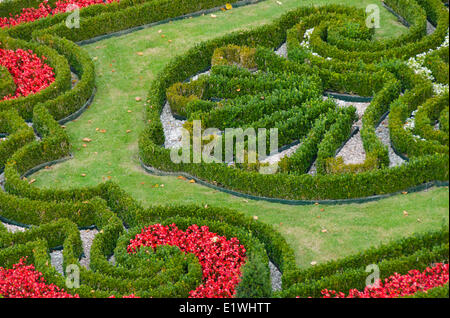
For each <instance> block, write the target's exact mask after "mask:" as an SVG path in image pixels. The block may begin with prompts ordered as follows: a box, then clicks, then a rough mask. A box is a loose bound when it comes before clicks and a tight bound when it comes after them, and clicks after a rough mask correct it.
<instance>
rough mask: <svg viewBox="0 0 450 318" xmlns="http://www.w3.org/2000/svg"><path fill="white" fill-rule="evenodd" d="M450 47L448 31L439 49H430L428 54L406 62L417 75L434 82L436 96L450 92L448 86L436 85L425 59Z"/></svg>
mask: <svg viewBox="0 0 450 318" xmlns="http://www.w3.org/2000/svg"><path fill="white" fill-rule="evenodd" d="M448 45H449V31H448V30H447V35H446V37H445V40H444V42H443V43H442V44H441V45H440V46H439V47H437V48H435V49H429V50H428V51H427V52H423V53H420V54H417V55H416V56H415V57H411V58H410V59H409V60H408V62H406V64H407V65H408V66H409V67H410V68H412V69H413V70H414V72H415V73H416V74H421V75H422V76H423V77H425V78H426V79H429V80H430V81H432V82H433V89H434V93H435V94H436V95H441V94H443V93H444V92H448V85H444V84H440V83H435V81H436V79H435V78H434V76H433V74H432V72H431V70H430V69H428V68H426V67H425V66H424V64H425V59H426V57H427V56H428V55H429V54H431V53H433V52H434V51H436V50H439V49H441V48H448Z"/></svg>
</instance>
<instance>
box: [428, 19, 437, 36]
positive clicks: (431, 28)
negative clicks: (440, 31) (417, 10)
mask: <svg viewBox="0 0 450 318" xmlns="http://www.w3.org/2000/svg"><path fill="white" fill-rule="evenodd" d="M434 31H436V28H435V27H434V25H432V24H431V23H430V21H427V35H430V34H433V33H434Z"/></svg>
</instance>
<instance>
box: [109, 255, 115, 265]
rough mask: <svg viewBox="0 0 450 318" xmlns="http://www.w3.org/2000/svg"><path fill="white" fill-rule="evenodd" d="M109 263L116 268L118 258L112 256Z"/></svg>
mask: <svg viewBox="0 0 450 318" xmlns="http://www.w3.org/2000/svg"><path fill="white" fill-rule="evenodd" d="M108 262H109V263H110V264H111V265H113V266H115V265H116V256H115V255H112V256H111V257H110V258H109V259H108Z"/></svg>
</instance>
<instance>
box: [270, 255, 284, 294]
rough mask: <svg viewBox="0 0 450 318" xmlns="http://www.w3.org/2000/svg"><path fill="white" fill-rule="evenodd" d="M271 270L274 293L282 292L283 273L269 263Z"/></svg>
mask: <svg viewBox="0 0 450 318" xmlns="http://www.w3.org/2000/svg"><path fill="white" fill-rule="evenodd" d="M269 269H270V279H271V281H272V291H280V290H282V287H281V285H282V282H281V276H282V274H281V272H280V271H279V270H278V268H277V267H276V266H275V265H274V264H273V263H272V262H270V261H269Z"/></svg>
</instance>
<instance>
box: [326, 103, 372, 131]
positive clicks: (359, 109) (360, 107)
mask: <svg viewBox="0 0 450 318" xmlns="http://www.w3.org/2000/svg"><path fill="white" fill-rule="evenodd" d="M327 99H328V96H324V97H323V100H327ZM333 100H334V101H335V102H336V104H337V105H338V106H341V107H350V106H354V107H355V108H356V114H357V115H358V121H357V122H356V123H355V126H358V127H360V128H361V127H362V117H363V115H364V113H365V111H366V109H367V107H369V105H370V103H360V102H346V101H343V100H339V99H333Z"/></svg>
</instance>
